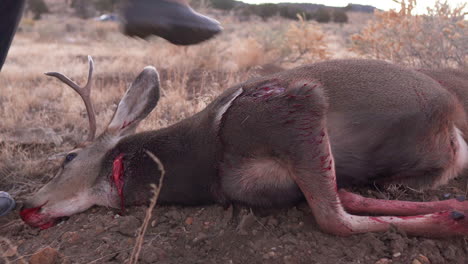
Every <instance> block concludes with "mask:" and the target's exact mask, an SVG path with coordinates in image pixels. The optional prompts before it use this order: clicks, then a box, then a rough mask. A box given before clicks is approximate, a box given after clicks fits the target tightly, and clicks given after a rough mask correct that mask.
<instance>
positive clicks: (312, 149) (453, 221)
mask: <svg viewBox="0 0 468 264" xmlns="http://www.w3.org/2000/svg"><path fill="white" fill-rule="evenodd" d="M277 82H278V83H276V84H273V85H268V87H267V88H268V89H264V88H263V87H262V85H258V86H257V87H256V88H253V89H250V90H249V89H246V92H245V93H244V94H243V95H242V96H240V97H239V98H238V99H236V101H235V102H234V104H233V105H232V107H231V109H230V110H229V111H228V112H227V114H226V115H225V118H224V129H222V131H221V140H222V141H223V142H229V141H228V140H227V139H230V144H227V143H225V147H226V149H225V151H226V153H228V155H227V156H228V157H229V156H230V155H239V156H242V155H244V156H250V157H255V156H275V157H277V158H279V159H280V160H282V162H284V163H286V164H288V165H289V166H290V170H289V171H290V172H291V173H289V174H288V175H290V177H291V178H292V179H293V180H294V182H295V183H296V184H297V186H298V187H299V188H300V190H301V191H302V193H303V195H304V196H305V198H306V200H307V202H308V204H309V206H310V208H311V209H312V212H313V214H314V217H315V219H316V221H317V223H318V224H319V226H320V227H321V229H323V230H324V231H326V232H329V233H333V234H337V235H351V234H357V233H364V232H377V231H386V230H388V229H389V228H390V227H391V226H392V225H395V226H397V227H399V228H400V229H402V230H404V231H406V232H407V233H410V234H414V235H423V236H451V235H468V217H465V214H466V215H468V210H464V211H462V212H454V211H450V210H443V211H440V212H436V213H430V214H421V215H416V216H375V217H371V216H358V215H353V214H350V213H347V212H346V211H345V210H344V208H343V205H342V202H341V200H340V196H339V194H338V191H337V185H336V175H335V167H334V165H335V164H334V158H333V154H332V152H331V148H330V142H329V137H328V133H327V127H326V117H325V116H326V110H327V102H326V97H325V96H324V93H323V88H322V87H321V86H320V85H318V86H317V85H316V84H313V82H307V81H306V82H303V83H301V82H295V83H293V84H290V85H288V84H284V83H283V84H282V83H279V82H280V81H277ZM281 86H282V87H287V88H285V89H280V88H278V87H281ZM253 101H255V104H252V102H253ZM253 113H255V114H253ZM246 131H249V132H246ZM236 139H237V140H236ZM266 176H267V174H265V177H266ZM281 195H282V193H278V196H281Z"/></svg>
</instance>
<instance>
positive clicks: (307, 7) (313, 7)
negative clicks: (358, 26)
mask: <svg viewBox="0 0 468 264" xmlns="http://www.w3.org/2000/svg"><path fill="white" fill-rule="evenodd" d="M234 2H236V6H243V5H248V4H246V3H244V2H242V1H234ZM277 5H278V6H288V7H294V8H297V9H300V10H303V11H306V12H316V11H317V10H319V9H321V8H325V9H334V8H337V7H335V6H327V5H322V4H313V3H288V2H284V3H279V4H277ZM343 9H345V10H346V11H352V12H363V13H374V10H375V9H377V8H376V7H374V6H371V5H359V4H352V3H350V4H348V5H347V6H346V7H343Z"/></svg>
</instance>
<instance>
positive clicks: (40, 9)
mask: <svg viewBox="0 0 468 264" xmlns="http://www.w3.org/2000/svg"><path fill="white" fill-rule="evenodd" d="M28 10H29V11H31V12H32V13H33V18H34V20H39V19H41V16H42V15H43V14H45V13H48V12H49V8H47V5H46V3H45V2H44V0H29V1H28Z"/></svg>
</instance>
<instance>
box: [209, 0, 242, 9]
mask: <svg viewBox="0 0 468 264" xmlns="http://www.w3.org/2000/svg"><path fill="white" fill-rule="evenodd" d="M210 2H211V6H212V7H213V8H216V9H221V10H231V9H233V8H234V7H235V6H236V2H235V1H234V0H210Z"/></svg>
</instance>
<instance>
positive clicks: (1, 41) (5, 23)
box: [0, 0, 24, 211]
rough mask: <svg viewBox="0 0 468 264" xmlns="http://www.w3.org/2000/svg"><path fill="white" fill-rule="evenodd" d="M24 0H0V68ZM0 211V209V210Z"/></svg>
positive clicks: (21, 11)
mask: <svg viewBox="0 0 468 264" xmlns="http://www.w3.org/2000/svg"><path fill="white" fill-rule="evenodd" d="M23 7H24V0H2V2H1V8H0V70H2V66H3V63H5V59H6V55H7V54H8V49H9V48H10V44H11V41H12V40H13V36H14V35H15V31H16V28H17V27H18V23H19V21H20V18H21V15H22V14H23ZM0 211H1V210H0Z"/></svg>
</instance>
